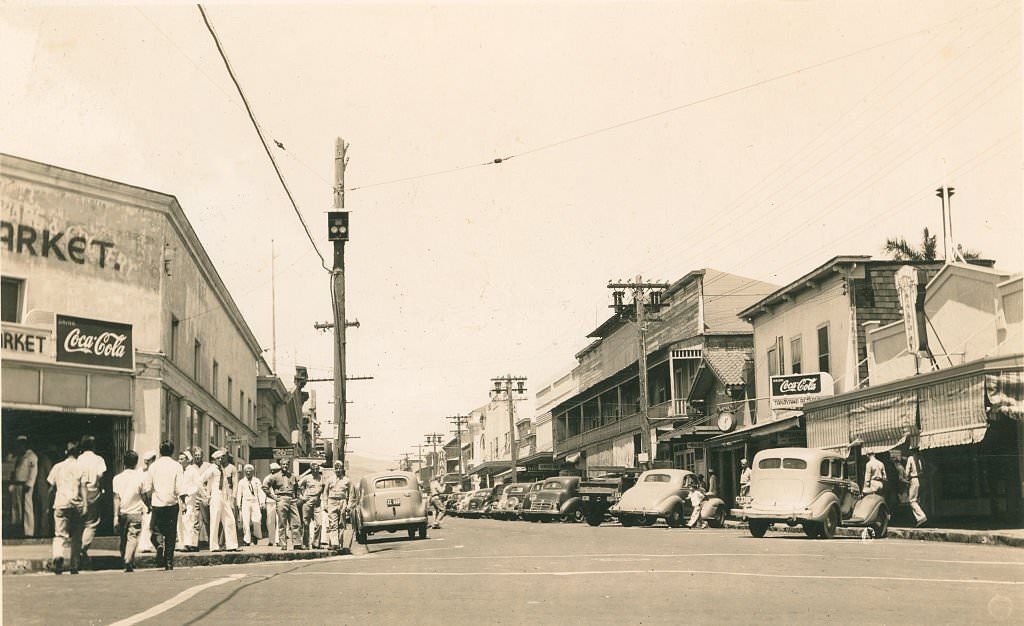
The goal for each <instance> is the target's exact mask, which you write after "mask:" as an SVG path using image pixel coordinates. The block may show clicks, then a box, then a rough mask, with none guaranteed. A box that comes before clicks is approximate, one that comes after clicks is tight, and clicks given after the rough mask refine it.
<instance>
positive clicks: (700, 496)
mask: <svg viewBox="0 0 1024 626" xmlns="http://www.w3.org/2000/svg"><path fill="white" fill-rule="evenodd" d="M686 497H687V498H688V499H689V500H690V506H692V507H693V512H692V513H690V520H689V521H688V522H687V523H686V525H687V526H688V527H689V528H705V527H706V526H707V522H703V521H701V519H700V510H701V507H702V506H703V504H704V500H706V499H707V495H706V494H705V493H704V488H703V487H701V485H700V479H699V478H694V479H693V480H692V481H691V482H690V493H689V494H687V496H686Z"/></svg>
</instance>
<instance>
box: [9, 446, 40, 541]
mask: <svg viewBox="0 0 1024 626" xmlns="http://www.w3.org/2000/svg"><path fill="white" fill-rule="evenodd" d="M14 457H15V458H14V472H13V473H12V474H11V484H10V492H11V526H12V527H15V528H20V529H21V530H22V532H24V533H25V536H26V537H34V536H35V534H36V508H35V503H34V502H33V500H32V498H33V496H34V494H35V488H36V476H37V474H38V472H39V457H37V456H36V453H35V452H33V451H32V449H31V448H30V447H29V445H28V437H27V436H25V435H18V437H17V438H16V439H15V440H14Z"/></svg>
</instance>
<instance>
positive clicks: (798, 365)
mask: <svg viewBox="0 0 1024 626" xmlns="http://www.w3.org/2000/svg"><path fill="white" fill-rule="evenodd" d="M789 352H790V357H789V358H790V359H792V361H793V373H794V374H802V373H803V371H804V368H803V360H804V348H803V341H801V339H800V337H794V338H793V339H792V340H791V341H790V342H789Z"/></svg>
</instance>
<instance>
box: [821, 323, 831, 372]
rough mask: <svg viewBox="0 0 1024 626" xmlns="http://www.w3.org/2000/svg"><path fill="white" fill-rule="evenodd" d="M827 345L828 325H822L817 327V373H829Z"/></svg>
mask: <svg viewBox="0 0 1024 626" xmlns="http://www.w3.org/2000/svg"><path fill="white" fill-rule="evenodd" d="M829 356H830V352H829V343H828V324H823V325H821V326H819V327H818V371H819V372H831V371H832V367H831V365H830V364H829Z"/></svg>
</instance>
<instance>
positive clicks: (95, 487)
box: [46, 435, 107, 574]
mask: <svg viewBox="0 0 1024 626" xmlns="http://www.w3.org/2000/svg"><path fill="white" fill-rule="evenodd" d="M95 447H96V438H95V437H93V436H92V435H86V436H84V437H82V439H81V440H80V441H78V442H69V443H68V445H67V450H66V453H65V457H64V460H62V461H61V462H60V463H57V464H56V465H54V466H53V467H52V468H51V469H50V472H49V474H48V475H47V477H46V482H47V484H48V485H49V486H50V491H51V493H52V496H53V525H54V538H53V557H54V558H53V564H54V570H55V571H56V572H57V573H60V572H61V571H62V570H63V568H64V564H65V558H64V554H65V553H66V554H68V558H67V561H68V565H69V566H70V570H71V573H72V574H77V573H78V570H79V568H80V567H81V564H82V563H83V562H85V563H88V559H89V548H90V546H92V543H93V540H94V539H95V538H96V529H97V528H99V525H100V497H101V496H102V495H103V489H102V488H101V487H100V481H101V480H102V478H103V475H104V474H105V473H106V471H107V464H106V462H104V460H103V457H101V456H99V455H97V454H96V453H95V451H94V450H95Z"/></svg>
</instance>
